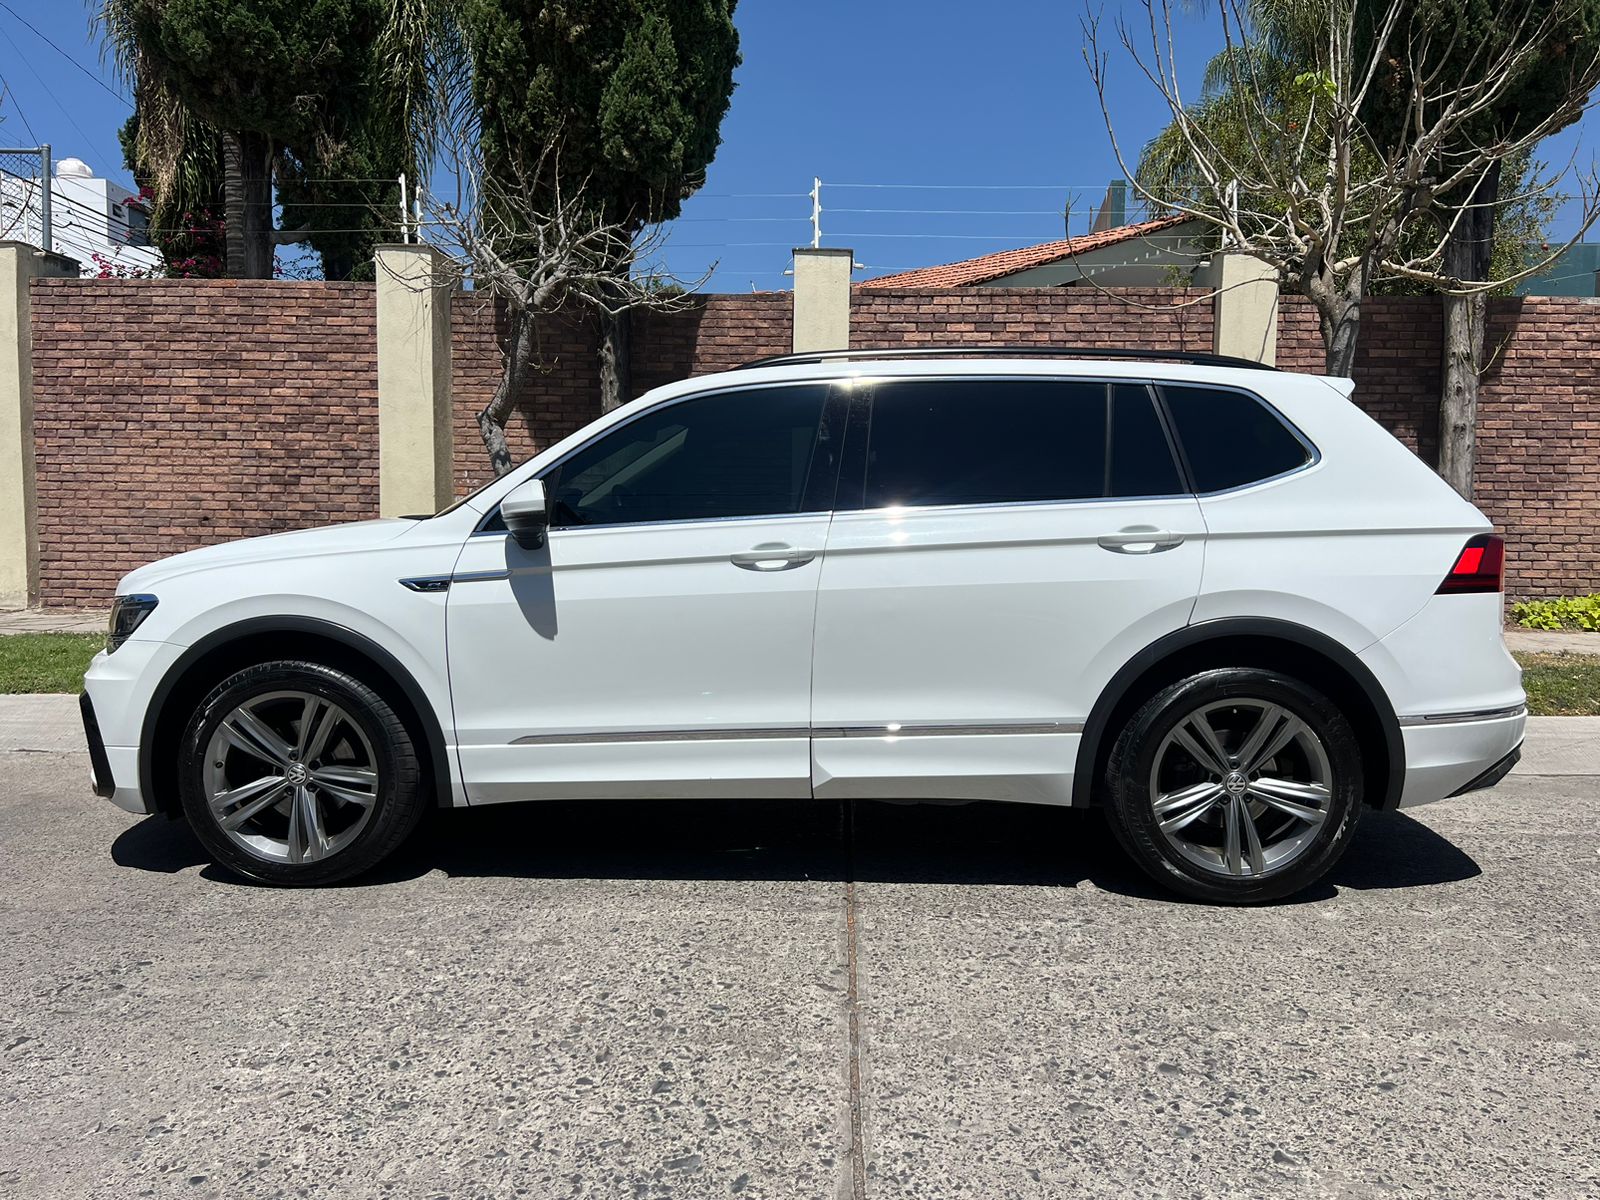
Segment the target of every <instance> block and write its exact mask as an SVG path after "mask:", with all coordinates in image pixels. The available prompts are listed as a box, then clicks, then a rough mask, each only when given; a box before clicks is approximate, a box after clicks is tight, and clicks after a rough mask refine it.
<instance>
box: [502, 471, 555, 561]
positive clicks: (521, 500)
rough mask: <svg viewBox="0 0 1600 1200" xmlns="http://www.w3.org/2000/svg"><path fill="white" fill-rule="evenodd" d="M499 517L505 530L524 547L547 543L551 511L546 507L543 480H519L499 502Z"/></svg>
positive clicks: (528, 547) (533, 548)
mask: <svg viewBox="0 0 1600 1200" xmlns="http://www.w3.org/2000/svg"><path fill="white" fill-rule="evenodd" d="M500 519H501V520H503V521H504V522H505V523H506V530H507V532H509V533H510V534H511V536H512V537H513V538H515V539H516V541H517V545H519V546H521V547H522V548H523V549H524V550H537V549H538V548H539V547H540V546H542V545H544V535H545V532H546V531H547V530H548V529H549V528H550V512H549V509H548V508H547V507H546V506H545V499H544V480H542V479H529V480H527V481H526V482H525V483H519V484H518V485H517V486H516V487H514V488H512V489H511V490H510V491H509V492H507V493H506V496H505V499H503V500H501V501H500Z"/></svg>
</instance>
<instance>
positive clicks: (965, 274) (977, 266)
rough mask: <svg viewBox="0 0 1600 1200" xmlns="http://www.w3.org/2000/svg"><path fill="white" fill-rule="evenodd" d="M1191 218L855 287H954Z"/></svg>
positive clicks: (1164, 220)
mask: <svg viewBox="0 0 1600 1200" xmlns="http://www.w3.org/2000/svg"><path fill="white" fill-rule="evenodd" d="M1190 219H1191V218H1189V217H1186V216H1182V215H1179V216H1173V217H1162V218H1161V219H1160V220H1158V221H1143V222H1141V223H1139V224H1138V225H1119V226H1118V227H1117V228H1115V229H1104V230H1101V231H1100V232H1099V233H1089V234H1085V235H1083V236H1082V237H1075V238H1065V239H1063V240H1061V241H1059V242H1045V243H1044V244H1043V245H1039V246H1023V247H1022V248H1021V249H1018V250H1002V251H1000V252H999V253H998V254H985V255H984V256H983V257H982V258H968V259H965V260H963V261H961V262H953V263H944V264H942V265H941V266H937V267H919V268H917V269H916V270H915V271H901V272H899V273H898V274H895V275H880V276H879V277H878V278H876V279H865V280H862V281H861V282H860V283H859V284H857V285H856V286H857V287H864V288H956V287H972V286H973V285H974V284H979V283H987V282H988V281H989V280H991V279H1000V278H1002V277H1004V276H1006V275H1015V274H1016V273H1017V272H1018V271H1026V270H1028V269H1029V268H1031V267H1043V266H1047V265H1048V264H1050V263H1053V262H1060V261H1061V260H1062V259H1064V258H1071V257H1073V256H1074V255H1077V254H1087V253H1088V252H1089V251H1091V250H1103V249H1105V248H1106V247H1107V246H1115V245H1117V244H1118V243H1119V242H1126V241H1131V240H1133V239H1134V238H1141V237H1145V236H1147V235H1149V234H1152V233H1159V232H1160V231H1161V230H1163V229H1171V228H1172V227H1173V226H1175V225H1182V224H1183V223H1184V222H1185V221H1188V220H1190Z"/></svg>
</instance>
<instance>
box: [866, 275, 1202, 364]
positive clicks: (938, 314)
mask: <svg viewBox="0 0 1600 1200" xmlns="http://www.w3.org/2000/svg"><path fill="white" fill-rule="evenodd" d="M1208 297H1209V293H1207V292H1205V291H1203V290H1200V289H1190V288H1124V289H1121V290H1119V291H1118V292H1117V293H1115V294H1114V295H1113V294H1110V293H1107V292H1100V291H1096V290H1094V289H1093V288H962V289H956V290H952V289H943V290H923V291H902V290H894V291H890V290H882V291H880V290H878V289H872V290H870V291H869V290H857V291H856V292H854V293H853V294H852V296H851V306H850V341H851V344H852V345H856V346H899V345H905V346H914V345H917V344H918V343H923V344H928V343H949V342H963V343H964V342H975V343H983V342H991V343H1010V344H1013V345H1016V344H1030V343H1031V344H1040V345H1046V344H1049V343H1052V342H1054V343H1057V344H1061V343H1070V344H1072V345H1076V346H1108V347H1116V346H1140V347H1143V348H1145V349H1152V350H1153V349H1163V350H1209V349H1211V332H1212V307H1211V302H1210V300H1209V298H1208Z"/></svg>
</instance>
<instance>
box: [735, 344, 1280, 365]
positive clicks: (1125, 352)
mask: <svg viewBox="0 0 1600 1200" xmlns="http://www.w3.org/2000/svg"><path fill="white" fill-rule="evenodd" d="M967 356H971V357H993V358H1121V359H1133V360H1136V361H1138V360H1146V359H1148V360H1151V361H1154V362H1182V363H1191V364H1193V365H1195V366H1199V367H1242V368H1245V369H1247V370H1252V371H1276V370H1277V368H1276V367H1270V366H1268V365H1267V364H1266V363H1261V362H1256V361H1255V360H1254V359H1249V358H1233V357H1231V356H1229V355H1226V354H1210V353H1206V352H1204V351H1200V350H1140V349H1137V348H1133V347H1128V348H1118V347H1114V346H912V347H905V346H897V347H893V348H888V347H885V348H882V349H873V348H872V347H870V346H862V347H858V348H856V349H853V350H809V351H805V352H803V353H799V354H774V355H772V356H771V357H769V358H757V359H753V360H751V361H750V362H747V363H741V364H740V365H739V368H738V369H740V370H743V369H744V368H746V367H786V366H798V365H800V364H802V363H821V362H848V361H849V360H851V359H855V358H957V357H967Z"/></svg>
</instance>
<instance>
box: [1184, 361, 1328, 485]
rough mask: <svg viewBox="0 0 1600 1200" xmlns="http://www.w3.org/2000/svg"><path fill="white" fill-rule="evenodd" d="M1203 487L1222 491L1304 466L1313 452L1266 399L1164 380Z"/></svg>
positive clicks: (1196, 478)
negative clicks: (1168, 382) (1170, 382)
mask: <svg viewBox="0 0 1600 1200" xmlns="http://www.w3.org/2000/svg"><path fill="white" fill-rule="evenodd" d="M1161 394H1162V396H1163V397H1164V398H1165V400H1166V402H1167V409H1168V411H1169V412H1171V414H1172V424H1173V427H1174V431H1175V432H1176V433H1177V435H1178V441H1179V443H1180V444H1181V445H1182V447H1183V452H1184V456H1185V457H1186V458H1187V459H1188V460H1189V471H1190V474H1191V475H1193V477H1194V487H1195V491H1197V492H1221V491H1226V490H1227V489H1229V488H1236V487H1243V486H1245V485H1246V484H1251V483H1260V482H1261V481H1262V480H1264V479H1271V478H1273V477H1274V476H1276V475H1283V474H1286V473H1287V472H1289V471H1296V470H1299V469H1300V468H1301V467H1303V466H1305V465H1306V464H1307V463H1308V462H1310V461H1311V451H1310V450H1309V449H1308V448H1307V446H1306V444H1305V443H1304V442H1303V441H1301V440H1300V438H1299V437H1298V436H1296V435H1295V434H1294V433H1293V432H1292V431H1291V430H1290V429H1289V427H1288V426H1287V425H1285V424H1284V421H1283V418H1282V417H1280V416H1278V414H1277V413H1276V412H1275V411H1273V410H1272V409H1271V408H1269V407H1268V406H1267V404H1266V402H1265V401H1263V400H1260V399H1259V398H1257V397H1255V396H1252V395H1250V394H1249V393H1248V392H1235V391H1230V390H1227V389H1224V388H1206V387H1189V386H1182V385H1177V384H1165V383H1164V384H1162V385H1161Z"/></svg>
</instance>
